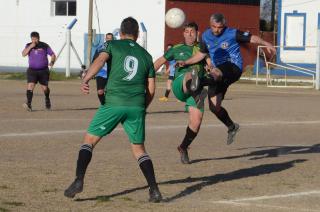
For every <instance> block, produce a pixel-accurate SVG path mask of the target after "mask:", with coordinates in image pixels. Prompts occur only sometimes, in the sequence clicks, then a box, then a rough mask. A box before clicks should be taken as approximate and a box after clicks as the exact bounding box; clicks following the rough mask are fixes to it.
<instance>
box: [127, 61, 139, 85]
mask: <svg viewBox="0 0 320 212" xmlns="http://www.w3.org/2000/svg"><path fill="white" fill-rule="evenodd" d="M138 64H139V61H138V59H137V58H135V57H133V56H127V57H126V58H125V59H124V70H125V71H126V72H127V73H128V76H126V77H124V78H123V79H124V80H127V81H130V80H132V78H133V77H134V76H135V75H136V74H137V71H138Z"/></svg>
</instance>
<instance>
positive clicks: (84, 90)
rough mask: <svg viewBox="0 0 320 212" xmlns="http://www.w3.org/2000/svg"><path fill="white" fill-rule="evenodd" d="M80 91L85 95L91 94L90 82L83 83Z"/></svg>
mask: <svg viewBox="0 0 320 212" xmlns="http://www.w3.org/2000/svg"><path fill="white" fill-rule="evenodd" d="M80 89H81V92H82V93H83V94H89V90H90V88H89V84H88V82H82V83H81V87H80Z"/></svg>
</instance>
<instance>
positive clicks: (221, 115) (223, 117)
mask: <svg viewBox="0 0 320 212" xmlns="http://www.w3.org/2000/svg"><path fill="white" fill-rule="evenodd" d="M214 114H215V115H216V116H217V118H218V119H219V120H220V121H222V123H224V124H225V125H226V126H227V127H228V129H229V130H230V129H231V130H232V129H233V128H234V123H233V121H232V120H231V118H230V116H229V114H228V112H227V111H226V109H224V108H223V107H221V108H220V110H219V112H217V111H215V112H214Z"/></svg>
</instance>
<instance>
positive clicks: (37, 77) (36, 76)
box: [27, 68, 50, 86]
mask: <svg viewBox="0 0 320 212" xmlns="http://www.w3.org/2000/svg"><path fill="white" fill-rule="evenodd" d="M49 76H50V71H49V69H48V68H44V69H40V70H34V69H31V68H28V69H27V82H28V83H35V84H37V83H38V82H39V83H40V84H41V85H45V86H48V83H49Z"/></svg>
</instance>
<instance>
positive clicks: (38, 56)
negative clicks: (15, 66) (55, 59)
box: [26, 42, 54, 70]
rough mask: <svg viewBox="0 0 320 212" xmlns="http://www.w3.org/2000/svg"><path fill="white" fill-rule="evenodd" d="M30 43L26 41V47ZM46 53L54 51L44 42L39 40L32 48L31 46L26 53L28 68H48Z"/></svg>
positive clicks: (51, 53)
mask: <svg viewBox="0 0 320 212" xmlns="http://www.w3.org/2000/svg"><path fill="white" fill-rule="evenodd" d="M30 44H31V43H28V44H27V45H26V47H28V46H29V45H30ZM47 55H50V56H52V55H54V52H53V51H52V49H51V48H50V46H49V45H48V44H46V43H44V42H39V43H38V44H37V45H36V46H35V47H34V48H32V49H31V50H30V52H29V54H28V56H29V68H31V69H33V70H41V69H46V68H48V57H47Z"/></svg>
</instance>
